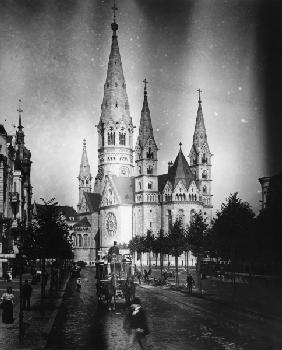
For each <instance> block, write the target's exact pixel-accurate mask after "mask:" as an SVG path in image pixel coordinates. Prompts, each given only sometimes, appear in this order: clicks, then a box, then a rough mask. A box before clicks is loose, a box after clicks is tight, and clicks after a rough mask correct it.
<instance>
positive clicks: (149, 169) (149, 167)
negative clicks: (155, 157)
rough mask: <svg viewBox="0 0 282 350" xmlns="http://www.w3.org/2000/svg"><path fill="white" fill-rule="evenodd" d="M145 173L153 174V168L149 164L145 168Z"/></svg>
mask: <svg viewBox="0 0 282 350" xmlns="http://www.w3.org/2000/svg"><path fill="white" fill-rule="evenodd" d="M147 174H148V175H151V174H153V168H152V167H151V166H150V165H149V166H148V168H147Z"/></svg>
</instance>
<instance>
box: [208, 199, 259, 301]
mask: <svg viewBox="0 0 282 350" xmlns="http://www.w3.org/2000/svg"><path fill="white" fill-rule="evenodd" d="M254 216H255V214H254V212H253V211H252V209H251V207H250V205H249V203H247V202H243V201H242V200H241V199H240V198H238V193H237V192H236V193H234V194H230V196H229V197H228V198H227V199H226V203H223V204H222V205H221V211H220V212H217V216H216V218H215V219H214V222H213V226H212V229H211V234H212V244H213V245H212V247H211V248H212V249H213V251H214V253H215V254H216V255H217V256H218V257H219V258H221V259H223V260H225V261H230V262H231V270H232V277H233V287H234V288H233V296H232V298H234V295H235V271H236V269H237V268H238V267H240V266H242V263H243V262H245V263H246V262H250V261H251V260H252V257H253V252H254V246H255V237H254Z"/></svg>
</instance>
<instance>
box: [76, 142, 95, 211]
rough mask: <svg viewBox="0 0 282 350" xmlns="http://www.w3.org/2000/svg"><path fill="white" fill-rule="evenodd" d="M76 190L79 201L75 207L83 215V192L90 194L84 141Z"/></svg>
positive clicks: (88, 168) (89, 177) (84, 205)
mask: <svg viewBox="0 0 282 350" xmlns="http://www.w3.org/2000/svg"><path fill="white" fill-rule="evenodd" d="M77 178H78V182H79V185H78V189H79V200H78V205H77V212H78V213H84V212H86V211H87V208H86V201H85V197H84V192H91V180H92V176H91V172H90V165H89V162H88V157H87V152H86V140H85V139H84V140H83V150H82V156H81V162H80V171H79V175H78V177H77Z"/></svg>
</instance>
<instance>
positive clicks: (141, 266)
mask: <svg viewBox="0 0 282 350" xmlns="http://www.w3.org/2000/svg"><path fill="white" fill-rule="evenodd" d="M140 269H141V273H142V275H143V264H142V253H140Z"/></svg>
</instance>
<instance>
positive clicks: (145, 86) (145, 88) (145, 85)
mask: <svg viewBox="0 0 282 350" xmlns="http://www.w3.org/2000/svg"><path fill="white" fill-rule="evenodd" d="M143 83H144V91H145V92H147V84H148V80H147V79H146V78H145V79H144V80H143Z"/></svg>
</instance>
